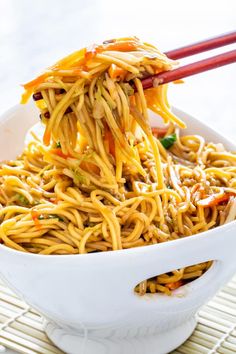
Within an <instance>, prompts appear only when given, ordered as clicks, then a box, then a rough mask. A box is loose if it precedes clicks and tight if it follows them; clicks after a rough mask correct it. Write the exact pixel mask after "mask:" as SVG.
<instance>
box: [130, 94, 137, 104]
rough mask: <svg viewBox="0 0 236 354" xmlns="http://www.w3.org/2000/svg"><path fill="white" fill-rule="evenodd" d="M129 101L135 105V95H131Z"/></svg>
mask: <svg viewBox="0 0 236 354" xmlns="http://www.w3.org/2000/svg"><path fill="white" fill-rule="evenodd" d="M129 103H130V105H131V106H135V105H136V101H135V96H134V95H132V96H129Z"/></svg>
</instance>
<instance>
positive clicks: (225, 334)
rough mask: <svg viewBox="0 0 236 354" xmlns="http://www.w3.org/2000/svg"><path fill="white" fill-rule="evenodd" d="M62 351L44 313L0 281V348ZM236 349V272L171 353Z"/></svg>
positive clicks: (43, 353)
mask: <svg viewBox="0 0 236 354" xmlns="http://www.w3.org/2000/svg"><path fill="white" fill-rule="evenodd" d="M4 348H9V349H13V350H15V351H16V352H18V353H23V354H36V353H38V354H63V353H62V352H61V351H60V350H59V349H57V348H56V347H55V346H54V345H53V344H52V343H51V342H50V340H49V339H48V338H47V336H46V334H45V333H44V331H43V319H42V317H41V316H40V315H39V314H38V313H37V312H36V311H35V310H33V309H32V308H30V307H29V306H28V305H27V304H26V303H24V302H23V301H21V300H20V299H19V298H18V297H17V296H16V295H15V294H14V293H13V292H12V291H11V290H10V289H9V288H8V287H6V286H5V285H4V284H3V282H1V281H0V352H3V351H4ZM214 353H221V354H232V353H236V276H235V277H234V278H233V279H232V280H231V282H230V283H229V284H228V285H227V286H226V287H224V288H223V289H222V290H221V291H220V292H219V293H218V294H217V295H216V296H215V297H214V299H213V300H211V301H210V302H209V303H208V304H207V305H205V306H204V307H202V309H201V310H200V311H199V313H198V325H197V327H196V329H195V331H194V333H193V334H192V336H191V337H190V338H189V339H188V340H187V341H186V342H185V343H184V344H183V345H181V346H180V347H179V348H178V349H176V350H175V351H173V352H172V354H214Z"/></svg>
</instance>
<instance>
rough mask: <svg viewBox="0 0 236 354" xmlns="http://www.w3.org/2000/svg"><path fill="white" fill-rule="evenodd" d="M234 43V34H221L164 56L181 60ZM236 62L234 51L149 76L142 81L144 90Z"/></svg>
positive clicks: (235, 40)
mask: <svg viewBox="0 0 236 354" xmlns="http://www.w3.org/2000/svg"><path fill="white" fill-rule="evenodd" d="M232 43H236V32H235V31H234V32H230V33H225V34H221V35H220V36H217V37H213V38H210V39H206V40H204V41H201V42H197V43H194V44H190V45H188V46H185V47H182V48H178V49H174V50H171V51H169V52H166V53H165V54H166V55H167V56H168V57H169V58H170V59H174V60H176V59H181V58H186V57H189V56H191V55H195V54H199V53H203V52H206V51H208V50H211V49H216V48H220V47H224V46H226V45H229V44H232ZM235 62H236V50H232V51H230V52H226V53H223V54H219V55H216V56H213V57H211V58H207V59H203V60H200V61H197V62H195V63H192V64H188V65H184V66H181V67H180V68H177V69H174V70H170V71H165V72H161V73H159V74H156V75H153V76H149V77H148V78H146V79H143V80H142V85H143V88H144V89H148V88H151V87H156V86H157V85H162V84H167V83H168V82H171V81H175V80H179V79H183V78H185V77H188V76H192V75H196V74H199V73H202V72H204V71H208V70H212V69H216V68H219V67H221V66H224V65H228V64H232V63H235Z"/></svg>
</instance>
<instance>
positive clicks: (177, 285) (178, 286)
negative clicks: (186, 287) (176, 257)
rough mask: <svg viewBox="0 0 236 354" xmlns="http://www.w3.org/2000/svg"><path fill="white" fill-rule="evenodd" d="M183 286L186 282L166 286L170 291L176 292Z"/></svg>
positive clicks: (179, 281) (176, 282)
mask: <svg viewBox="0 0 236 354" xmlns="http://www.w3.org/2000/svg"><path fill="white" fill-rule="evenodd" d="M183 284H184V282H183V281H182V280H178V281H175V282H173V283H169V284H166V287H167V288H168V289H170V290H175V289H178V288H180V287H181V286H182V285H183Z"/></svg>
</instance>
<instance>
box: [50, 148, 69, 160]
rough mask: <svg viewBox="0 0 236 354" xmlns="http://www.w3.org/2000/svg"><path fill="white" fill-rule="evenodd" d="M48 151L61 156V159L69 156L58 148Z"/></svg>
mask: <svg viewBox="0 0 236 354" xmlns="http://www.w3.org/2000/svg"><path fill="white" fill-rule="evenodd" d="M50 152H52V153H53V154H55V155H57V156H60V157H62V158H63V159H67V158H68V157H71V155H70V154H64V153H63V152H62V150H61V149H60V148H57V149H51V150H50Z"/></svg>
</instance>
